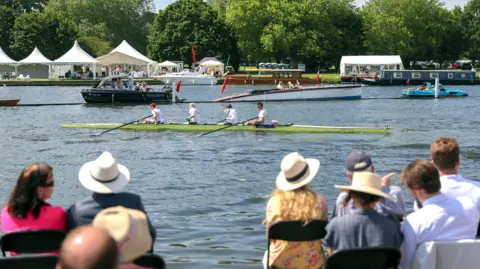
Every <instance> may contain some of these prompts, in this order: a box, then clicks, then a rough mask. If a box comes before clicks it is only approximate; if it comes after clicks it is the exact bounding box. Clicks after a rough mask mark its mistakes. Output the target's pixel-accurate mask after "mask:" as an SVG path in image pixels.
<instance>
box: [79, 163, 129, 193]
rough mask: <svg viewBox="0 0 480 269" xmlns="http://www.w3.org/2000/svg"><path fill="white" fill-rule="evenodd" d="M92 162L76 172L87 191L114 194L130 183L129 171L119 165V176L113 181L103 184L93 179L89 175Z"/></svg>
mask: <svg viewBox="0 0 480 269" xmlns="http://www.w3.org/2000/svg"><path fill="white" fill-rule="evenodd" d="M93 162H94V161H91V162H88V163H86V164H84V165H82V167H81V168H80V171H79V172H78V180H79V181H80V184H82V186H83V187H85V188H86V189H87V190H89V191H92V192H96V193H114V192H118V191H120V190H121V189H123V187H125V186H126V185H127V184H128V183H129V182H130V171H128V168H127V167H125V166H124V165H121V164H117V165H118V172H119V175H118V177H117V179H116V180H115V181H112V182H107V183H103V182H100V181H98V180H96V179H94V178H93V177H92V175H91V174H90V166H91V165H92V164H93Z"/></svg>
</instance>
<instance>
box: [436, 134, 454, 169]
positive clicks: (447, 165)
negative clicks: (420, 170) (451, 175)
mask: <svg viewBox="0 0 480 269" xmlns="http://www.w3.org/2000/svg"><path fill="white" fill-rule="evenodd" d="M430 156H431V158H432V160H433V163H434V164H435V165H436V166H437V167H438V169H440V170H443V169H454V168H455V167H456V166H457V164H458V161H459V160H460V147H459V146H458V143H457V140H455V138H453V137H440V138H439V139H437V140H435V141H434V142H433V143H432V144H431V145H430Z"/></svg>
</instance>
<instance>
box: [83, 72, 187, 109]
mask: <svg viewBox="0 0 480 269" xmlns="http://www.w3.org/2000/svg"><path fill="white" fill-rule="evenodd" d="M128 79H129V77H128V76H127V75H126V74H123V75H115V76H109V77H106V78H104V79H102V80H101V81H100V82H99V83H98V84H97V85H95V86H94V87H93V88H91V89H84V90H82V91H81V93H82V97H83V99H84V100H85V102H87V103H109V104H113V103H115V104H123V103H124V104H133V103H138V104H143V103H156V104H170V103H172V88H171V86H168V85H165V86H162V87H161V88H151V87H149V86H147V85H146V83H145V82H141V81H138V82H137V83H136V85H134V84H133V80H132V83H131V84H132V85H133V86H132V85H130V87H129V86H128V85H127V84H128V83H127V82H128ZM175 99H176V102H182V101H183V99H180V98H178V97H175Z"/></svg>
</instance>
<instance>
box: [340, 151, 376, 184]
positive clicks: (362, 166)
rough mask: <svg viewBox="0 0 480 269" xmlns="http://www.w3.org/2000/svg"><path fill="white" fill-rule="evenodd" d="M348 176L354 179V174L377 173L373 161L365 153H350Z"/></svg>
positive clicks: (347, 163)
mask: <svg viewBox="0 0 480 269" xmlns="http://www.w3.org/2000/svg"><path fill="white" fill-rule="evenodd" d="M346 166H347V176H348V177H349V178H350V179H352V176H353V172H363V171H368V172H372V173H373V172H375V169H374V168H373V163H372V159H371V158H370V156H368V154H367V153H365V152H358V151H354V152H350V154H349V155H348V157H347V162H346Z"/></svg>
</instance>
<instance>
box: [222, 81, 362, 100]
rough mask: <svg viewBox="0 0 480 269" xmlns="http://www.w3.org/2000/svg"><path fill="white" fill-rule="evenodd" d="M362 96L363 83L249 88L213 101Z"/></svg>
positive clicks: (352, 97) (349, 97) (326, 98)
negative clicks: (264, 88)
mask: <svg viewBox="0 0 480 269" xmlns="http://www.w3.org/2000/svg"><path fill="white" fill-rule="evenodd" d="M360 98H362V86H361V85H322V86H305V87H295V88H285V89H267V90H249V91H248V92H246V93H240V94H234V95H231V96H227V97H221V98H217V99H214V100H213V102H226V101H228V102H241V101H325V100H340V99H360Z"/></svg>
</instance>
